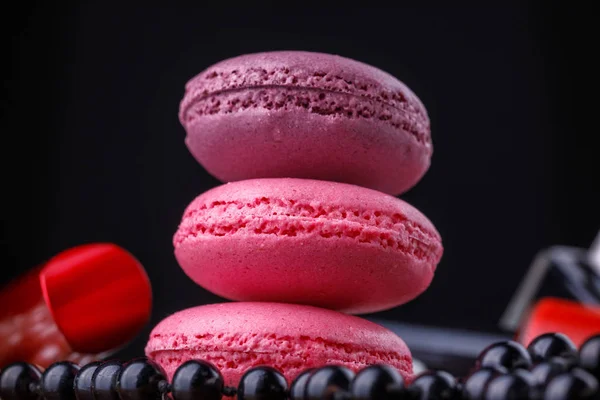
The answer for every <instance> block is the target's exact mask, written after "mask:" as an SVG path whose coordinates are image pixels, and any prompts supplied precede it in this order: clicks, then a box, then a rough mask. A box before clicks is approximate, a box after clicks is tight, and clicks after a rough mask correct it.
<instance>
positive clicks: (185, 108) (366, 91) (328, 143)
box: [179, 51, 432, 194]
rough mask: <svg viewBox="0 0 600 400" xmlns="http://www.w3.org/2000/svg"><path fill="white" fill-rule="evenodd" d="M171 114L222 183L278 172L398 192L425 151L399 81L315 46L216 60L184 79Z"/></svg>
mask: <svg viewBox="0 0 600 400" xmlns="http://www.w3.org/2000/svg"><path fill="white" fill-rule="evenodd" d="M179 118H180V121H181V123H182V125H183V126H184V127H185V128H186V131H187V133H188V135H187V138H186V144H187V146H188V148H189V150H190V152H191V153H192V154H193V155H194V157H195V158H196V159H197V160H198V161H199V162H200V163H201V164H202V165H203V166H204V167H205V168H206V169H207V171H208V172H209V173H211V174H213V175H214V176H215V177H217V178H218V179H220V180H222V181H225V182H228V181H237V180H243V179H252V178H265V177H285V176H287V177H297V178H309V179H322V180H332V181H339V182H347V183H353V184H357V185H360V186H365V187H370V188H373V189H377V190H380V191H383V192H386V193H390V194H400V193H402V192H404V191H406V190H408V189H409V188H411V187H412V186H414V185H415V184H416V183H417V182H418V181H419V180H420V179H421V177H422V176H423V175H424V174H425V172H426V171H427V169H428V168H429V165H430V157H431V154H432V144H431V136H430V126H429V119H428V116H427V112H426V110H425V108H424V107H423V104H422V103H421V102H420V100H419V99H418V98H417V96H416V95H415V94H414V93H413V92H412V91H410V89H408V87H406V85H404V84H403V83H402V82H400V81H399V80H397V79H396V78H394V77H393V76H391V75H390V74H388V73H386V72H384V71H381V70H379V69H377V68H375V67H372V66H370V65H367V64H364V63H361V62H358V61H355V60H351V59H348V58H344V57H340V56H335V55H329V54H322V53H309V52H289V51H288V52H270V53H257V54H251V55H245V56H240V57H236V58H232V59H229V60H226V61H223V62H220V63H218V64H215V65H213V66H211V67H209V68H208V69H206V70H205V71H203V72H202V73H200V74H199V75H198V76H196V77H195V78H193V79H192V80H190V81H189V82H188V84H187V85H186V94H185V96H184V99H183V100H182V102H181V105H180V114H179Z"/></svg>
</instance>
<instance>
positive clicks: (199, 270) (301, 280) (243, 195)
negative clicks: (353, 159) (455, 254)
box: [174, 178, 443, 313]
mask: <svg viewBox="0 0 600 400" xmlns="http://www.w3.org/2000/svg"><path fill="white" fill-rule="evenodd" d="M174 245H175V256H176V258H177V260H178V261H179V264H180V265H181V267H182V268H183V270H184V271H185V272H186V274H188V275H189V276H190V277H191V278H192V279H193V280H194V281H195V282H196V283H198V284H199V285H201V286H203V287H204V288H206V289H208V290H210V291H212V292H214V293H216V294H218V295H220V296H222V297H225V298H228V299H232V300H242V301H277V302H290V303H299V304H309V305H314V306H320V307H326V308H331V309H336V310H340V311H344V312H348V313H366V312H375V311H380V310H384V309H387V308H391V307H395V306H397V305H400V304H403V303H405V302H407V301H409V300H411V299H413V298H414V297H416V296H417V295H418V294H420V293H421V292H422V291H424V290H425V289H426V288H427V286H428V285H429V284H430V282H431V280H432V278H433V273H434V270H435V268H436V265H437V263H438V262H439V260H440V258H441V255H442V251H443V249H442V245H441V239H440V236H439V233H438V232H437V231H436V230H435V228H434V227H433V225H432V224H431V222H430V221H429V220H428V219H427V218H426V217H425V216H423V215H422V214H421V213H420V212H419V211H417V210H416V209H415V208H414V207H412V206H410V205H408V204H407V203H405V202H403V201H402V200H400V199H397V198H395V197H392V196H389V195H386V194H384V193H380V192H377V191H374V190H370V189H366V188H362V187H358V186H353V185H348V184H342V183H335V182H326V181H315V180H304V179H293V178H282V179H257V180H247V181H241V182H236V183H229V184H226V185H222V186H220V187H217V188H215V189H212V190H210V191H208V192H206V193H204V194H202V195H200V196H199V197H198V198H196V199H195V200H194V201H193V202H192V203H191V204H190V206H188V208H187V210H186V212H185V214H184V216H183V219H182V222H181V224H180V226H179V229H178V231H177V233H176V234H175V237H174Z"/></svg>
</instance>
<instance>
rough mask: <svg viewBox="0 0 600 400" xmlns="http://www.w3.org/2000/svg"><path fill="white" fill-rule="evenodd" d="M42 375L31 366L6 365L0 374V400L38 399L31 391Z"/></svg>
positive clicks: (22, 364) (23, 364)
mask: <svg viewBox="0 0 600 400" xmlns="http://www.w3.org/2000/svg"><path fill="white" fill-rule="evenodd" d="M41 377H42V373H41V372H40V371H39V370H38V369H37V368H36V367H34V366H33V365H31V364H27V363H24V362H19V363H14V364H10V365H7V366H6V368H4V369H3V370H2V371H1V372H0V398H2V400H35V399H37V398H38V397H39V395H38V394H37V393H35V392H34V391H32V389H33V385H34V384H37V383H38V382H39V381H40V378H41Z"/></svg>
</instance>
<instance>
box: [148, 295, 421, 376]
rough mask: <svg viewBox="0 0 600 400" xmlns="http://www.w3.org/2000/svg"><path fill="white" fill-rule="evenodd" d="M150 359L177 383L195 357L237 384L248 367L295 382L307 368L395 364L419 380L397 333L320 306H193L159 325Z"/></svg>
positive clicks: (238, 304)
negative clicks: (181, 369) (178, 372)
mask: <svg viewBox="0 0 600 400" xmlns="http://www.w3.org/2000/svg"><path fill="white" fill-rule="evenodd" d="M146 355H147V356H148V357H149V358H151V359H153V360H154V361H156V362H157V363H158V364H160V365H161V366H162V367H163V368H164V370H165V372H166V373H167V375H168V378H169V379H171V378H172V377H173V374H174V373H175V370H176V369H177V367H178V366H179V365H181V364H182V363H184V362H185V361H188V360H191V359H198V360H204V361H208V362H211V363H213V364H214V365H215V366H216V367H217V368H218V369H219V370H220V371H221V373H222V374H223V377H224V378H225V384H226V385H231V386H237V384H238V383H239V380H240V377H241V376H242V374H243V373H244V372H245V371H246V370H247V369H249V368H252V367H256V366H262V365H268V366H271V367H273V368H276V369H278V370H279V371H281V372H282V373H283V374H284V376H285V377H286V379H287V380H288V382H291V381H292V380H293V379H294V378H295V377H296V376H297V375H298V374H299V373H301V372H302V371H303V370H305V369H308V368H315V367H321V366H324V365H343V366H346V367H348V368H350V369H352V370H354V371H357V370H359V369H362V368H364V367H366V366H368V365H373V364H388V365H391V366H392V367H394V368H396V369H397V370H398V372H400V374H401V375H402V376H403V377H404V379H406V380H409V381H410V380H411V379H412V358H411V354H410V351H409V350H408V348H407V347H406V344H405V343H404V342H403V341H402V339H400V338H399V337H398V336H397V335H395V334H394V333H393V332H391V331H389V330H388V329H386V328H384V327H381V326H379V325H377V324H375V323H372V322H370V321H367V320H364V319H361V318H358V317H354V316H350V315H347V314H342V313H339V312H335V311H331V310H325V309H321V308H316V307H310V306H302V305H295V304H280V303H221V304H211V305H204V306H199V307H194V308H189V309H187V310H183V311H180V312H177V313H175V314H173V315H171V316H169V317H167V318H166V319H164V320H163V321H162V322H160V323H159V324H158V325H157V326H156V327H155V328H154V329H153V330H152V333H151V334H150V339H149V341H148V344H147V345H146Z"/></svg>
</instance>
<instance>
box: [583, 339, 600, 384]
mask: <svg viewBox="0 0 600 400" xmlns="http://www.w3.org/2000/svg"><path fill="white" fill-rule="evenodd" d="M579 365H580V366H581V368H584V369H586V370H587V371H588V372H589V373H591V374H592V375H594V376H595V377H596V379H598V380H600V335H596V336H592V337H591V338H589V339H588V340H586V341H585V342H584V343H583V344H582V345H581V347H580V348H579Z"/></svg>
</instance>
